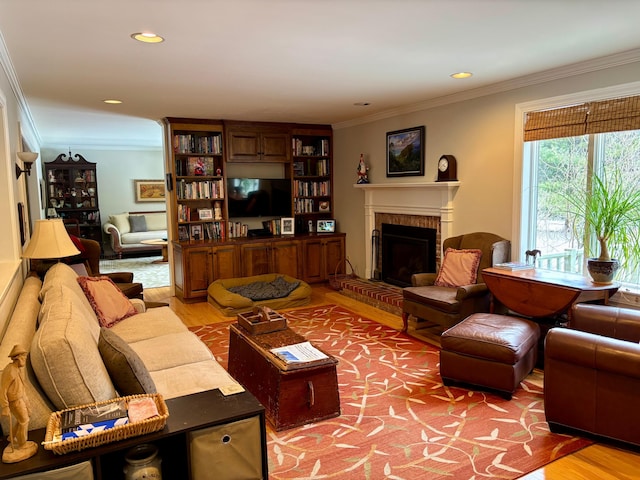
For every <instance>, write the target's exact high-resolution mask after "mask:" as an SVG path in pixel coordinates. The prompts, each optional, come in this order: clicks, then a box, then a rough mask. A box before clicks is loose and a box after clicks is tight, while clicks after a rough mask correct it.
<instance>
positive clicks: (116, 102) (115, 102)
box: [103, 98, 122, 105]
mask: <svg viewBox="0 0 640 480" xmlns="http://www.w3.org/2000/svg"><path fill="white" fill-rule="evenodd" d="M103 102H104V103H108V104H109V105H119V104H121V103H122V100H116V99H115V98H108V99H106V100H103Z"/></svg>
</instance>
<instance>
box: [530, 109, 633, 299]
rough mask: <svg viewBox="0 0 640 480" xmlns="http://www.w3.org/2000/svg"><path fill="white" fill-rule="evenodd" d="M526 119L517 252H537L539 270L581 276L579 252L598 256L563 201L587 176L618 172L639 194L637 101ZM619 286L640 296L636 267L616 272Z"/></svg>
mask: <svg viewBox="0 0 640 480" xmlns="http://www.w3.org/2000/svg"><path fill="white" fill-rule="evenodd" d="M621 106H622V107H621ZM629 112H631V114H629ZM526 117H527V118H526V122H525V125H524V147H523V167H524V168H523V185H522V187H523V188H522V194H523V195H522V199H521V201H522V209H521V210H522V219H521V237H520V241H521V247H523V250H529V249H534V248H535V249H539V250H541V252H542V254H541V257H540V259H539V266H541V267H543V268H549V269H552V270H560V271H567V272H574V273H582V272H583V270H584V263H585V252H586V255H589V252H590V251H591V252H595V251H597V249H596V248H595V247H596V245H595V240H593V239H591V238H590V237H588V236H587V237H586V240H585V231H584V222H583V221H582V220H581V219H579V218H577V219H576V218H574V217H573V216H572V215H571V213H570V208H569V202H568V201H567V200H566V195H570V194H571V192H575V191H577V190H581V191H584V190H585V189H587V188H589V185H590V181H589V177H590V174H591V172H597V173H599V174H600V175H603V174H604V176H605V177H608V178H611V177H612V176H613V175H612V173H613V172H614V171H619V172H621V174H622V176H621V179H622V180H621V182H622V184H627V185H628V186H630V187H633V188H638V185H640V97H627V98H622V99H614V100H606V101H599V102H598V101H596V102H589V103H582V104H576V105H574V106H569V107H561V108H555V109H553V108H548V109H546V110H541V111H535V112H534V111H532V112H528V113H526ZM632 128H635V129H632ZM638 228H639V229H640V225H639V227H638ZM585 241H586V242H587V245H585ZM585 247H586V248H585ZM611 253H612V256H613V257H615V252H611ZM592 255H593V253H592ZM617 280H618V281H620V282H621V283H622V284H623V286H626V287H628V288H629V289H631V290H638V291H640V271H639V269H637V268H633V267H630V268H627V269H626V270H624V269H622V270H620V271H619V273H618V275H617Z"/></svg>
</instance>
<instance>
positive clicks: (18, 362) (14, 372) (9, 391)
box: [0, 345, 38, 463]
mask: <svg viewBox="0 0 640 480" xmlns="http://www.w3.org/2000/svg"><path fill="white" fill-rule="evenodd" d="M9 357H10V358H11V360H12V363H10V364H9V365H7V366H6V367H4V371H3V372H2V379H1V380H0V405H1V406H2V416H3V417H9V445H7V446H6V447H5V449H4V451H3V452H2V461H3V462H4V463H16V462H21V461H22V460H26V459H27V458H30V457H33V456H34V455H35V454H36V452H37V451H38V444H37V443H36V442H31V441H29V440H27V432H28V429H29V407H28V405H27V396H26V393H25V389H24V379H23V375H24V366H25V364H26V362H27V351H26V350H25V349H24V348H23V347H21V346H20V345H14V347H13V349H12V350H11V353H9ZM11 417H13V418H11Z"/></svg>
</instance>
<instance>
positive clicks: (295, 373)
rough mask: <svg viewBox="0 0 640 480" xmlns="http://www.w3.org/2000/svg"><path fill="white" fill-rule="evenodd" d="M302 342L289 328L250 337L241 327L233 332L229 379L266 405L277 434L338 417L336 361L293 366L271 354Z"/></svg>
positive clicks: (338, 395) (266, 412)
mask: <svg viewBox="0 0 640 480" xmlns="http://www.w3.org/2000/svg"><path fill="white" fill-rule="evenodd" d="M304 341H306V340H305V338H304V337H302V336H301V335H298V334H297V333H295V332H294V331H293V330H291V329H290V328H285V329H283V330H280V331H276V332H270V333H264V334H260V335H251V334H249V332H248V331H247V330H245V329H244V328H243V327H241V326H240V325H238V324H234V325H231V327H230V336H229V373H230V374H231V375H232V376H233V377H234V378H235V379H236V380H238V381H239V382H240V383H241V384H242V385H243V386H244V387H245V388H246V389H247V390H249V391H250V392H251V393H252V394H253V395H254V396H255V397H256V398H257V399H258V401H259V402H260V403H262V405H264V407H265V414H266V418H267V420H269V421H270V422H271V424H272V425H273V426H274V428H275V429H276V430H285V429H287V428H293V427H297V426H299V425H304V424H307V423H312V422H316V421H319V420H325V419H327V418H332V417H337V416H339V415H340V394H339V392H338V375H337V372H336V365H337V364H338V361H337V360H336V359H335V358H334V357H332V356H331V355H328V354H327V355H328V357H329V358H326V359H323V360H317V361H314V362H310V363H303V364H290V363H285V362H284V361H283V360H281V359H280V358H278V357H277V356H275V355H274V354H273V353H271V351H270V350H271V349H272V348H276V347H282V346H286V345H293V344H296V343H301V342H304ZM323 353H326V352H323Z"/></svg>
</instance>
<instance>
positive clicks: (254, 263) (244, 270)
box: [240, 242, 271, 277]
mask: <svg viewBox="0 0 640 480" xmlns="http://www.w3.org/2000/svg"><path fill="white" fill-rule="evenodd" d="M263 273H271V242H258V243H246V244H244V245H241V246H240V274H241V276H243V277H250V276H252V275H262V274H263Z"/></svg>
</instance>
